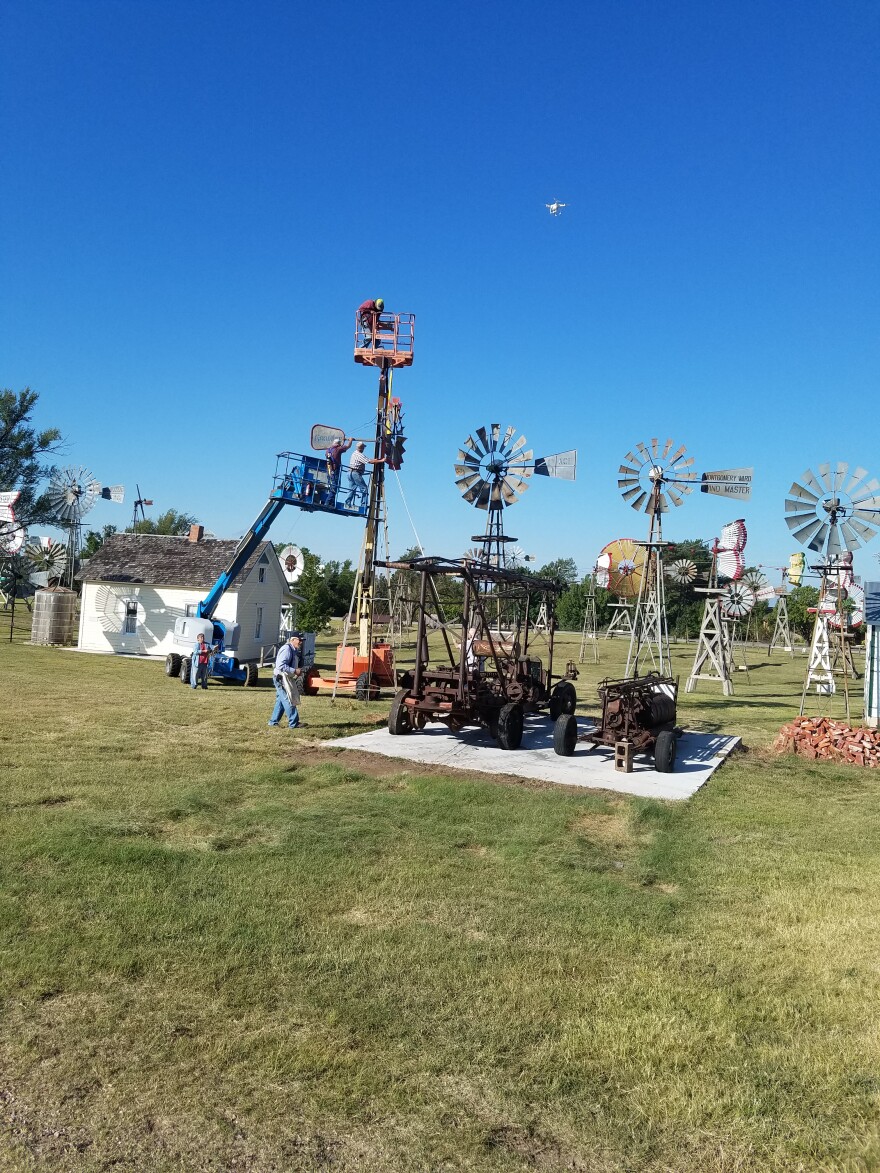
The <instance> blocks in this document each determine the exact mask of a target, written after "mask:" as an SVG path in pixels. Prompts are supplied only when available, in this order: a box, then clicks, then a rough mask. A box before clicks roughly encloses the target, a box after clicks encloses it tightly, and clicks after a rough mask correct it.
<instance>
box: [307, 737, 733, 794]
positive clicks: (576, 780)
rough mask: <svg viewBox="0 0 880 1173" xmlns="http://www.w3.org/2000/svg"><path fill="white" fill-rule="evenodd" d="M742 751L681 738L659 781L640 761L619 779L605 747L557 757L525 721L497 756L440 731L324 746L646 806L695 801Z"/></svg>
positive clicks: (650, 765)
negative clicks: (670, 767)
mask: <svg viewBox="0 0 880 1173" xmlns="http://www.w3.org/2000/svg"><path fill="white" fill-rule="evenodd" d="M593 724H594V723H593V722H592V721H589V720H586V719H585V718H579V719H578V731H579V732H580V733H586V732H587V731H588V730H589V729H591V728H592V727H593ZM739 743H740V739H739V738H738V737H722V736H720V735H718V734H714V733H694V732H691V731H686V732H685V733H684V734H683V735H682V736H681V738H679V742H678V754H677V757H676V761H675V770H674V772H673V773H671V774H658V773H657V771H656V770H655V769H654V761H653V758H647V757H644V756H637V757H636V758H635V759H634V761H633V771H632V773H631V774H623V773H619V772H618V771H617V770H615V769H614V750H612V749H606V748H605V747H604V746H594V747H593V748H592V749H591V748H589V745H588V744H582V743H579V744H578V746H577V748H576V749H575V752H574V755H573V756H572V757H570V758H564V757H560V756H559V755H558V754H556V753H554V751H553V725H552V724H551V722H550V721H548V720H547V719H546V717H545V718H541V717H530V718H528V719H527V720H526V727H525V732H524V733H523V741H522V746H521V747H520V748H519V749H518V750H505V749H499V748H498V745H497V744H496V742H495V741H494V740H493V738H491V737H490V736H489V734H488V733H487V732H486V731H485V730H484V729H464V730H463V731H462V732H461V733H450V731H449V730H448V729H447V728H446V726H445V725H439V724H431V725H428V726H427V728H425V729H424V730H423V731H422V732H421V733H406V734H403V735H402V736H400V737H392V736H391V734H390V733H389V732H388V730H387V729H376V730H373V731H372V732H370V733H356V734H355V735H354V736H353V737H339V738H337V739H336V740H335V741H326V742H324V744H325V745H333V746H339V747H340V748H341V749H357V750H361V751H363V752H365V753H376V754H383V755H384V756H385V757H389V758H402V759H404V760H405V761H410V762H419V763H421V764H422V765H436V766H443V767H444V768H445V767H449V768H452V769H459V770H476V771H478V772H479V773H481V774H512V775H514V776H515V777H518V778H536V779H538V780H540V781H543V782H559V783H562V784H563V785H565V786H585V787H587V788H588V789H590V790H616V791H618V792H619V793H620V794H637V795H639V796H640V797H643V798H679V799H681V798H690V797H691V795H692V794H695V793H696V791H697V790H699V789H700V787H701V786H702V785H703V783H704V782H707V781H708V780H709V778H710V777H711V775H712V774H713V773H714V772H715V771H716V770H717V769H718V767H719V766H720V765H721V763H722V762H723V761H724V759H725V758H726V757H727V755H728V754H729V753H730V752H731V750H733V749H734V748H735V747H736V746H737V745H739Z"/></svg>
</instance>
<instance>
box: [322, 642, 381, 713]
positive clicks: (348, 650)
mask: <svg viewBox="0 0 880 1173" xmlns="http://www.w3.org/2000/svg"><path fill="white" fill-rule="evenodd" d="M371 661H372V662H371ZM336 671H337V673H338V675H339V679H338V680H335V679H334V677H332V676H322V675H321V674H320V672H319V671H318V669H317V668H314V667H313V668H310V669H309V671H308V674H307V675H306V683H305V692H306V694H307V695H308V696H315V695H316V694H317V693H318V691H319V689H322V688H323V689H331V690H332V689H333V688H334V687H335V689H336V691H337V692H343V693H354V695H355V696H356V697H357V699H358V700H359V701H366V700H375V699H376V698H377V697H378V695H379V690H380V689H381V688H394V687H395V680H394V651H393V649H392V647H391V644H389V643H386V642H385V641H377V642H376V643H374V644H373V653H372V656H371V657H368V656H362V655H360V654H359V653H358V649H357V648H356V647H355V646H354V644H340V645H339V646H338V647H337V649H336Z"/></svg>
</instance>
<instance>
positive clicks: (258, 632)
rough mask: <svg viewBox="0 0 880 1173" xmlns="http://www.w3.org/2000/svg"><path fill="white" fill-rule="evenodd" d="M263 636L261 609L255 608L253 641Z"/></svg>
mask: <svg viewBox="0 0 880 1173" xmlns="http://www.w3.org/2000/svg"><path fill="white" fill-rule="evenodd" d="M262 634H263V608H262V607H257V627H256V630H255V631H254V639H259V638H260V636H261V635H262Z"/></svg>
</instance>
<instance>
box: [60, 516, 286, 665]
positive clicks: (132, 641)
mask: <svg viewBox="0 0 880 1173" xmlns="http://www.w3.org/2000/svg"><path fill="white" fill-rule="evenodd" d="M203 533H204V531H203V529H202V527H201V526H193V527H192V529H191V530H190V533H189V536H188V537H182V538H177V537H165V536H160V535H157V534H114V535H113V536H112V537H109V538H108V539H107V540H106V541H105V542H104V544H103V545H102V546H101V547H100V549H99V550H98V551H97V552H96V553H95V554H93V555H92V557H91V558H90V559H89V560H88V562H87V563H86V564H85V565H84V566H83V568H82V570H81V571H80V573H79V574H78V575H77V577H78V579H79V580H80V581H81V582H82V584H83V588H82V599H81V603H80V621H79V641H78V646H79V648H80V650H81V651H88V652H115V653H117V654H120V655H141V656H144V655H146V656H157V657H164V656H165V655H166V654H167V653H168V652H170V651H172V636H173V634H174V621H175V619H178V618H180V617H181V616H184V615H195V613H196V607H197V605H198V603H199V601H200V600H201V599H203V598H204V597H205V595H206V594H207V592H208V590H209V589H210V587H211V586H212V585H213V584H214V582H215V581H216V579H217V577H218V576H219V575H220V573H221V572H222V571H223V570H224V569H225V568H226V567H227V566H228V565H229V563H230V562H231V561H232V557H233V555H234V553H235V551H236V548H237V547H238V544H239V543H238V542H237V541H235V540H232V541H222V540H220V539H217V538H205V537H203ZM295 598H296V596H294V595H291V593H290V588H289V586H288V584H287V582H286V580H285V578H284V572H283V571H282V569H281V564H280V563H279V561H278V557H277V555H276V553H275V549H274V547H273V546H272V543H271V542H262V543H261V544H260V545H259V546H258V547H257V549H256V550H255V551H254V553H253V554H252V555H251V557H250V559H249V560H248V561H247V563H246V564H245V566H244V568H243V569H242V570H241V571H240V572H239V574H238V575H237V577H236V578H234V579H233V581H232V582H231V584H230V586H229V589H228V590H227V591H226V593H225V595H224V596H223V598H222V599H221V600H220V603H219V605H218V607H217V611H216V617H217V618H218V619H227V620H231V621H232V622H235V623H238V624H240V625H241V636H240V640H239V646H238V651H237V653H236V654H237V656H238V657H239V659H240V660H242V661H245V660H257V659H258V658H259V655H260V648H261V647H267V646H268V645H270V644H274V643H277V642H278V629H279V625H280V622H281V607H282V605H283V604H288V603H290V602H292V601H293V600H294V599H295Z"/></svg>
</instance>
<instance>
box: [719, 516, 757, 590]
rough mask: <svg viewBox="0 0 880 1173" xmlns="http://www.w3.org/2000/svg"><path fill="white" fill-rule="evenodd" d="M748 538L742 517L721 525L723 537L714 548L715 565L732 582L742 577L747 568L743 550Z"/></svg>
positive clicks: (722, 575)
mask: <svg viewBox="0 0 880 1173" xmlns="http://www.w3.org/2000/svg"><path fill="white" fill-rule="evenodd" d="M747 538H748V534H747V532H746V523H745V522H744V521H743V520H742V518H739V519H738V520H737V521H729V522H728V523H727V525H724V526H722V527H721V537H720V538H719V539H718V540H717V541H716V543H715V546H714V548H713V553H714V554H715V565H716V568H717V571H718V574H719V576H720V577H722V578H729V579H730V580H731V581H732V582H736V581H737V580H738V579H741V578H742V576H743V574H744V573H745V569H746V560H745V558H744V556H743V551H744V550H745V548H746V540H747Z"/></svg>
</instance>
